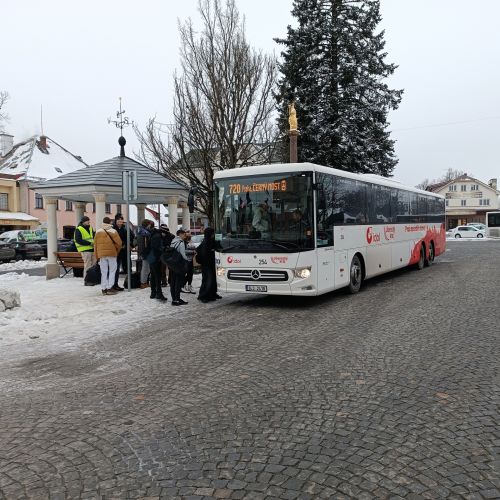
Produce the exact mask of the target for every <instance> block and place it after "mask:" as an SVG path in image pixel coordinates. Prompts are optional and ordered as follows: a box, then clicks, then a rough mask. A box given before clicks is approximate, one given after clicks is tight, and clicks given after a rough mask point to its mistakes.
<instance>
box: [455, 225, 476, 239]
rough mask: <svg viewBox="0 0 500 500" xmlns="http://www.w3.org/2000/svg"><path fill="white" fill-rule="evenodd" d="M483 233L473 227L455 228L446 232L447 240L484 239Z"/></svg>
mask: <svg viewBox="0 0 500 500" xmlns="http://www.w3.org/2000/svg"><path fill="white" fill-rule="evenodd" d="M484 235H485V231H484V230H482V229H478V228H477V227H474V226H457V227H455V228H454V229H450V230H449V231H447V233H446V236H448V237H449V238H457V239H458V238H484Z"/></svg>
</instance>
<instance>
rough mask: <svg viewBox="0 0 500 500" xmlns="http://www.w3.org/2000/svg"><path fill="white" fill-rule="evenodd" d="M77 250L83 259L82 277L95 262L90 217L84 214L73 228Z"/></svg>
mask: <svg viewBox="0 0 500 500" xmlns="http://www.w3.org/2000/svg"><path fill="white" fill-rule="evenodd" d="M73 240H74V242H75V246H76V250H77V252H80V255H81V256H82V259H83V278H84V279H85V275H86V274H87V270H88V269H89V268H90V267H92V266H93V265H94V264H95V263H96V258H95V255H94V230H93V229H92V227H91V225H90V219H89V218H88V217H87V216H86V215H85V216H84V217H82V220H81V221H80V223H79V224H78V226H77V227H76V229H75V234H74V236H73Z"/></svg>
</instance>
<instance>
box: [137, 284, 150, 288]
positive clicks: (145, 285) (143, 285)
mask: <svg viewBox="0 0 500 500" xmlns="http://www.w3.org/2000/svg"><path fill="white" fill-rule="evenodd" d="M139 288H149V285H148V284H147V283H141V285H140V286H139Z"/></svg>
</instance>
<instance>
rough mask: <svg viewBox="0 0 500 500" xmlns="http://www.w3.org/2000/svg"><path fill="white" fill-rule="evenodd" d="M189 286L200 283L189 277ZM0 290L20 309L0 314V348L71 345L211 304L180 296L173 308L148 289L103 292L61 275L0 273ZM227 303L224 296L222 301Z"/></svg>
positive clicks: (165, 290) (196, 310)
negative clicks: (15, 298)
mask: <svg viewBox="0 0 500 500" xmlns="http://www.w3.org/2000/svg"><path fill="white" fill-rule="evenodd" d="M193 286H194V288H195V290H196V291H198V288H199V286H200V276H199V275H195V277H194V280H193ZM0 288H7V289H9V290H17V291H19V292H20V295H21V307H17V308H15V309H11V310H8V311H5V312H3V313H0V351H2V349H5V347H7V346H8V345H11V344H15V343H20V342H21V343H27V344H28V343H30V344H32V345H33V343H40V342H42V343H44V344H47V343H48V344H50V346H51V347H58V346H59V347H62V348H66V349H67V348H71V347H76V345H77V344H80V343H81V342H82V341H85V340H89V339H96V338H98V337H102V336H104V335H106V336H108V335H114V334H122V333H124V332H127V331H132V330H136V329H140V328H141V325H142V326H143V325H144V323H145V322H149V321H151V320H155V319H156V320H157V319H165V318H169V317H176V316H182V315H186V313H187V314H200V313H201V314H203V313H202V311H203V310H206V308H210V307H213V306H214V305H215V302H212V303H209V304H202V303H200V302H199V301H198V300H196V295H192V294H182V298H183V299H184V300H186V301H188V302H189V304H188V305H185V306H180V307H173V306H172V305H171V304H170V295H169V289H168V288H164V289H163V292H164V294H165V296H167V297H168V299H169V301H168V302H167V303H161V302H159V301H157V300H152V299H150V298H149V294H150V290H149V288H147V289H144V290H140V289H138V290H132V291H131V292H127V291H123V292H119V293H118V294H116V295H111V296H103V295H102V294H101V289H100V287H99V286H92V287H89V286H84V285H83V280H82V279H81V278H73V277H72V276H67V277H65V278H62V279H53V280H49V281H47V280H46V279H45V277H44V276H28V275H27V274H25V273H21V274H18V273H14V272H13V273H7V274H3V275H0ZM225 301H226V302H227V299H226V300H225Z"/></svg>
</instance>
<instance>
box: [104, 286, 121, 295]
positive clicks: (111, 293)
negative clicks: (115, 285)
mask: <svg viewBox="0 0 500 500" xmlns="http://www.w3.org/2000/svg"><path fill="white" fill-rule="evenodd" d="M117 293H118V292H117V291H116V290H113V289H112V288H108V289H107V290H106V295H116V294H117Z"/></svg>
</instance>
